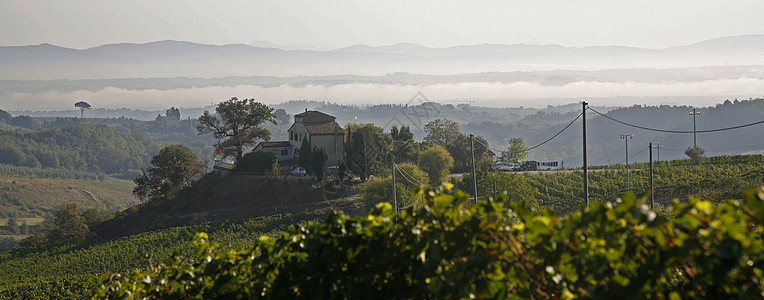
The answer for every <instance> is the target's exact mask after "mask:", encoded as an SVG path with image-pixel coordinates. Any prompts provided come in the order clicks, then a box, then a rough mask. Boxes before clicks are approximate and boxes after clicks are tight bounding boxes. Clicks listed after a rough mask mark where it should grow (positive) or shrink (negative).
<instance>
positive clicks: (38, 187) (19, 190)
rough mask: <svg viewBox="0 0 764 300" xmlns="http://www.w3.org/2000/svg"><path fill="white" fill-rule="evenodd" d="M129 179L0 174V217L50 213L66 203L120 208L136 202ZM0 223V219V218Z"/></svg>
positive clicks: (86, 207)
mask: <svg viewBox="0 0 764 300" xmlns="http://www.w3.org/2000/svg"><path fill="white" fill-rule="evenodd" d="M131 189H132V182H131V181H128V180H120V179H113V178H108V179H105V180H104V181H99V180H82V179H60V178H59V179H54V178H38V177H28V176H16V175H0V219H1V218H7V217H9V216H16V217H19V218H38V217H52V216H53V214H54V213H55V212H56V211H58V210H60V209H61V208H63V207H64V206H66V204H68V203H77V206H79V207H80V208H81V209H83V210H86V209H89V208H95V209H97V210H99V211H102V212H106V211H119V210H123V209H125V208H127V207H129V206H133V205H135V204H137V202H138V201H137V199H136V198H135V196H133V194H132V192H131ZM0 223H1V222H0Z"/></svg>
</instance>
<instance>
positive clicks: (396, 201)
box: [390, 160, 398, 213]
mask: <svg viewBox="0 0 764 300" xmlns="http://www.w3.org/2000/svg"><path fill="white" fill-rule="evenodd" d="M390 170H391V171H393V210H394V211H395V212H396V213H397V212H398V199H397V197H396V196H397V195H396V193H395V161H394V160H390Z"/></svg>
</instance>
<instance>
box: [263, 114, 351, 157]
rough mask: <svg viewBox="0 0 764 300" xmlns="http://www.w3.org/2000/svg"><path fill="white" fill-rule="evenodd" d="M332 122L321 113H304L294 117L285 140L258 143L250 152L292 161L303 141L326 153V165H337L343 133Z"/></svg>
mask: <svg viewBox="0 0 764 300" xmlns="http://www.w3.org/2000/svg"><path fill="white" fill-rule="evenodd" d="M335 120H336V118H335V117H333V116H330V115H327V114H325V113H322V112H319V111H308V110H305V112H304V113H300V114H297V115H295V116H294V124H292V127H290V128H289V130H288V132H289V141H276V142H261V143H259V144H258V145H257V146H255V149H254V150H253V151H263V152H265V151H268V152H272V153H274V154H276V157H277V158H279V159H280V160H281V159H296V158H298V157H299V156H300V146H302V141H303V140H306V139H307V140H308V142H310V146H311V147H314V146H318V147H321V148H324V150H326V154H328V156H329V159H328V161H327V165H329V166H336V165H339V164H340V163H341V162H342V161H343V160H344V149H345V131H344V129H342V127H341V126H340V125H339V124H337V121H335ZM287 144H289V148H288V147H287Z"/></svg>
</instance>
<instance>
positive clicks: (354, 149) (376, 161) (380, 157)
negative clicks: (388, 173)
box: [345, 123, 393, 180]
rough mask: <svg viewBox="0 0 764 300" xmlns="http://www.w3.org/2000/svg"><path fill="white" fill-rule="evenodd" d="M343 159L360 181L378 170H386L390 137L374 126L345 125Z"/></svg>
mask: <svg viewBox="0 0 764 300" xmlns="http://www.w3.org/2000/svg"><path fill="white" fill-rule="evenodd" d="M345 132H346V136H345V157H346V158H347V163H348V167H349V168H350V170H351V171H352V172H353V173H356V174H358V176H359V177H361V180H366V178H368V176H369V175H371V174H374V173H375V172H376V171H379V170H382V169H384V170H388V169H389V166H390V165H389V163H390V150H391V149H392V147H391V144H392V143H393V139H392V136H391V135H390V134H388V133H385V131H384V129H382V128H381V127H377V126H374V124H355V123H348V124H347V125H345Z"/></svg>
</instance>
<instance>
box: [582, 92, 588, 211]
mask: <svg viewBox="0 0 764 300" xmlns="http://www.w3.org/2000/svg"><path fill="white" fill-rule="evenodd" d="M587 104H588V103H586V101H583V102H581V105H582V107H583V112H582V114H583V117H584V126H583V127H584V204H586V206H587V207H589V169H588V167H587V166H586V165H587V163H586V105H587Z"/></svg>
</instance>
